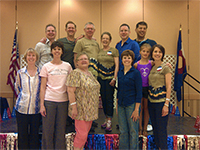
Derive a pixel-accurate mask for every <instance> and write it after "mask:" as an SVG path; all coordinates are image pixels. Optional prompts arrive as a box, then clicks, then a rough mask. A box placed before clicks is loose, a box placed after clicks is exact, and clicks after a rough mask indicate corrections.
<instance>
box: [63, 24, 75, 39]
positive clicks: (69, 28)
mask: <svg viewBox="0 0 200 150" xmlns="http://www.w3.org/2000/svg"><path fill="white" fill-rule="evenodd" d="M65 31H66V32H67V36H73V37H74V35H75V33H76V28H75V26H74V24H72V23H69V24H68V25H67V28H66V29H65Z"/></svg>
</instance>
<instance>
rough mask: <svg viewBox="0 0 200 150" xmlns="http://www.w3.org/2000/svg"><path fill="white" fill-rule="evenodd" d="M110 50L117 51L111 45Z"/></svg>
mask: <svg viewBox="0 0 200 150" xmlns="http://www.w3.org/2000/svg"><path fill="white" fill-rule="evenodd" d="M110 50H111V51H117V52H118V50H117V49H116V48H114V47H111V48H110Z"/></svg>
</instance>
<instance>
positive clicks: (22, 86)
mask: <svg viewBox="0 0 200 150" xmlns="http://www.w3.org/2000/svg"><path fill="white" fill-rule="evenodd" d="M39 73H40V71H39V68H37V72H36V74H35V76H33V77H31V76H30V75H29V73H28V71H27V68H26V67H24V68H22V69H20V70H18V72H17V77H16V82H15V90H16V92H17V93H18V97H17V100H16V105H15V109H16V110H17V111H18V112H19V113H22V114H37V113H40V107H39V106H40V103H39V102H40V95H39V94H40V83H41V77H39Z"/></svg>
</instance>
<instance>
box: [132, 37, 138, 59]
mask: <svg viewBox="0 0 200 150" xmlns="http://www.w3.org/2000/svg"><path fill="white" fill-rule="evenodd" d="M133 42H134V43H133V45H132V51H133V52H134V53H135V60H134V63H136V62H137V61H138V60H140V52H139V51H140V47H139V44H138V43H137V42H136V41H133Z"/></svg>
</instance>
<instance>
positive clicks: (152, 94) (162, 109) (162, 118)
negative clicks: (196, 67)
mask: <svg viewBox="0 0 200 150" xmlns="http://www.w3.org/2000/svg"><path fill="white" fill-rule="evenodd" d="M164 55H165V48H164V47H163V46H162V45H159V44H156V45H154V46H153V47H152V51H151V58H152V59H153V60H154V63H155V65H154V66H153V67H152V69H151V72H150V74H149V97H148V98H149V103H148V106H149V115H150V118H151V122H152V126H153V134H154V138H155V143H156V146H157V147H158V148H159V149H168V146H167V122H168V113H169V100H170V94H171V76H172V74H171V69H170V68H169V66H168V65H166V64H165V63H163V58H164Z"/></svg>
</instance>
